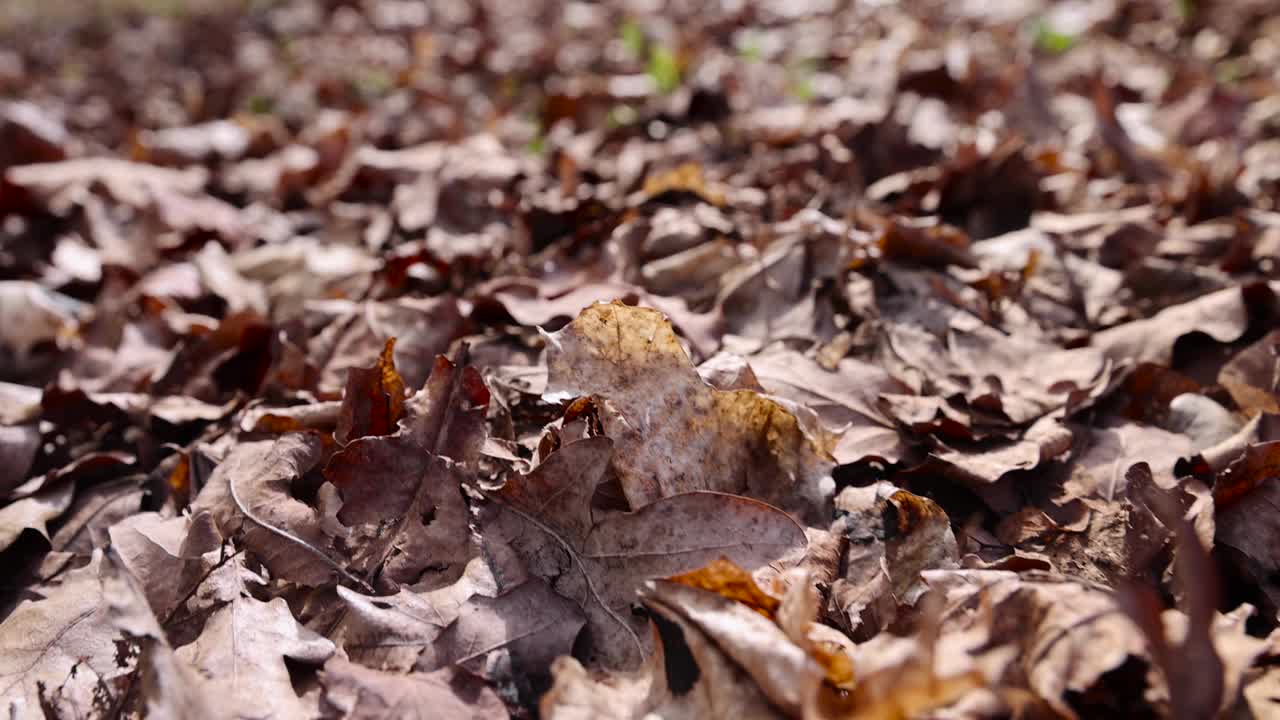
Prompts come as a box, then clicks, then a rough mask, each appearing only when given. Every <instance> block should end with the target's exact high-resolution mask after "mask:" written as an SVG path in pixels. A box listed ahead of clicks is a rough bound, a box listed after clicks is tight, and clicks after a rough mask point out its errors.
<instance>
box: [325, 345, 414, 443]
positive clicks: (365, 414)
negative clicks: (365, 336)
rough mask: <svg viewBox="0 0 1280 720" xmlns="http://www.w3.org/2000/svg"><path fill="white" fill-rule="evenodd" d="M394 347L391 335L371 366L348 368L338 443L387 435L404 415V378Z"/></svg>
mask: <svg viewBox="0 0 1280 720" xmlns="http://www.w3.org/2000/svg"><path fill="white" fill-rule="evenodd" d="M395 347H396V339H395V338H390V339H388V340H387V344H386V345H385V346H384V347H383V348H382V354H381V355H379V356H378V362H377V363H376V364H375V365H374V366H373V367H371V368H352V369H351V370H349V371H347V387H346V390H345V392H343V394H342V408H341V410H339V411H338V428H337V430H336V431H334V437H335V438H337V440H338V442H339V443H341V444H343V445H346V444H347V443H349V442H351V441H352V440H355V439H357V438H362V437H367V436H369V435H390V434H391V433H392V432H394V431H395V428H396V425H397V424H398V423H399V422H400V419H401V418H403V417H404V413H405V409H404V381H403V380H401V379H400V374H399V373H397V372H396V361H395V356H394V355H393V352H394V351H395Z"/></svg>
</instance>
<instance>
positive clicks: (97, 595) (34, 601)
mask: <svg viewBox="0 0 1280 720" xmlns="http://www.w3.org/2000/svg"><path fill="white" fill-rule="evenodd" d="M102 571H103V561H102V556H101V554H100V553H99V554H95V556H94V558H93V560H92V562H90V563H89V564H88V565H86V566H84V567H82V568H78V569H76V570H72V571H70V572H68V573H66V574H65V575H63V576H62V577H61V578H60V579H59V582H58V583H57V584H56V585H52V586H47V587H44V588H43V589H42V592H41V593H40V594H39V595H37V596H35V597H32V598H28V599H24V600H23V601H22V602H21V603H19V604H18V605H17V607H15V608H14V609H13V611H12V612H11V613H9V615H8V616H7V617H6V618H5V619H4V621H3V622H0V707H3V708H4V710H5V712H6V713H8V714H10V715H12V716H13V717H39V716H40V715H41V709H42V708H46V707H49V708H53V709H54V710H53V711H54V712H56V713H57V714H69V713H74V712H76V710H74V709H75V708H79V709H80V711H82V712H87V711H94V712H105V711H107V710H108V709H109V708H110V707H111V706H112V704H113V703H114V702H115V701H116V699H117V698H116V695H117V693H118V692H119V690H118V688H119V686H118V685H116V682H117V680H119V679H122V678H123V677H125V676H127V675H128V674H129V673H130V672H132V668H133V662H132V660H127V661H123V662H122V661H121V659H120V656H119V655H118V654H117V650H118V648H117V644H116V642H117V640H122V638H121V636H120V634H119V633H118V632H117V631H116V630H115V628H114V626H113V624H112V622H111V618H110V616H109V609H108V606H107V602H106V600H107V598H109V597H111V596H113V595H115V594H117V593H120V592H123V589H122V588H120V587H118V585H117V583H118V582H119V581H118V580H116V579H113V578H111V577H109V576H104V575H103V573H102ZM112 688H117V689H112Z"/></svg>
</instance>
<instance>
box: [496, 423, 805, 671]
mask: <svg viewBox="0 0 1280 720" xmlns="http://www.w3.org/2000/svg"><path fill="white" fill-rule="evenodd" d="M613 452H614V450H613V443H612V441H610V440H609V439H607V438H590V439H587V440H579V441H577V442H574V443H570V444H568V445H565V446H564V447H562V448H560V450H558V451H556V452H555V453H552V455H551V456H550V457H548V458H547V459H546V460H545V461H544V462H543V463H542V464H541V465H539V466H538V467H537V468H536V469H535V470H534V471H533V472H531V473H529V474H528V475H524V476H514V477H509V478H508V479H507V481H506V483H505V484H504V486H503V487H502V488H501V489H500V490H499V491H497V492H496V493H494V494H493V498H494V501H495V502H494V503H493V504H492V506H491V507H490V508H488V509H487V510H486V516H485V517H484V518H483V523H482V525H481V537H482V538H487V542H490V543H495V544H496V543H502V544H505V545H507V546H508V547H509V548H510V551H511V552H514V553H515V554H516V555H517V556H518V557H519V558H521V560H522V561H523V562H524V563H525V565H526V566H527V567H528V568H529V571H530V572H531V573H533V574H534V575H537V576H539V577H543V578H544V579H546V580H547V581H548V582H549V583H550V584H551V585H552V587H553V588H554V589H555V590H556V592H558V593H559V594H561V595H563V596H565V597H568V598H571V599H572V600H574V601H575V602H577V603H578V604H579V606H581V607H582V610H583V612H584V613H586V616H587V626H588V629H589V631H590V633H591V641H592V657H593V659H594V660H595V662H596V663H598V664H600V665H603V666H606V667H635V666H637V665H639V663H640V662H641V660H642V659H643V658H644V657H645V655H646V654H647V653H648V652H649V643H648V642H647V639H646V635H645V630H644V624H643V622H642V621H641V620H640V619H639V618H637V617H636V616H635V615H634V614H633V613H632V612H631V611H630V606H631V604H632V600H633V597H634V592H635V591H636V589H638V588H639V587H640V585H641V584H642V583H643V582H644V581H645V580H646V579H649V578H654V577H665V576H669V575H674V574H676V573H679V572H681V571H683V570H688V569H691V568H693V567H697V566H698V565H701V564H703V563H705V562H707V561H709V560H712V559H714V558H717V557H720V556H722V555H723V556H726V557H728V558H730V559H731V560H733V561H734V562H736V563H737V564H739V565H741V566H743V567H747V568H755V567H758V566H760V565H763V564H765V563H768V562H770V561H771V560H776V559H778V558H780V557H782V556H783V555H785V554H786V553H787V552H789V551H791V550H793V549H795V548H797V547H803V546H804V544H805V542H806V540H805V536H804V532H803V530H802V529H801V528H800V526H799V525H797V524H796V523H795V521H794V520H792V519H791V518H789V517H788V516H787V515H786V514H785V513H783V512H781V511H780V510H778V509H776V508H773V507H771V506H769V505H765V504H764V503H761V502H759V501H756V500H750V499H747V498H743V497H738V496H733V495H725V494H722V493H715V492H707V491H699V492H689V493H681V494H678V495H672V496H670V497H666V498H662V499H660V500H657V501H655V502H652V503H649V504H648V505H645V506H644V507H643V508H641V509H640V510H638V511H635V512H630V513H618V512H597V511H594V510H593V509H592V507H591V498H592V495H593V494H594V493H595V490H596V485H597V484H598V483H599V481H600V478H601V477H602V475H603V473H604V471H605V469H606V467H607V465H608V462H609V460H610V457H611V455H612V454H613ZM491 552H492V551H491Z"/></svg>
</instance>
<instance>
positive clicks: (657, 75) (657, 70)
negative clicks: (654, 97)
mask: <svg viewBox="0 0 1280 720" xmlns="http://www.w3.org/2000/svg"><path fill="white" fill-rule="evenodd" d="M649 75H650V76H652V77H653V80H654V82H656V83H657V84H658V90H660V91H662V92H664V93H669V92H671V91H672V90H675V89H676V88H678V87H680V62H679V61H678V60H677V59H676V54H675V53H673V52H671V49H670V48H667V47H664V46H661V45H654V46H653V47H651V48H650V49H649Z"/></svg>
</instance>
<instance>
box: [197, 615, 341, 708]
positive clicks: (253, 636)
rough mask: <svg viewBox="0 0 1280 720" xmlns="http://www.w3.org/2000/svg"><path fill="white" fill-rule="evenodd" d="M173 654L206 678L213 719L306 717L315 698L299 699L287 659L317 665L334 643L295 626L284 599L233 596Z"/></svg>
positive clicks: (329, 653) (328, 655) (325, 658)
mask: <svg viewBox="0 0 1280 720" xmlns="http://www.w3.org/2000/svg"><path fill="white" fill-rule="evenodd" d="M175 655H176V657H177V658H178V660H180V661H182V662H184V663H188V664H189V665H190V666H191V667H192V668H193V669H195V670H196V671H197V672H199V673H200V674H201V675H202V676H204V677H205V678H207V679H208V685H207V692H208V693H210V695H211V696H212V697H217V698H218V699H219V704H220V705H219V707H218V708H214V709H213V711H214V715H215V716H216V717H226V718H234V717H243V716H246V715H253V714H258V713H266V714H268V715H270V716H271V717H278V718H307V717H314V716H315V715H316V710H315V700H316V699H315V698H314V697H313V696H307V697H299V696H298V694H297V692H296V691H295V690H294V688H293V686H292V683H291V682H290V675H289V664H287V663H286V660H287V661H288V663H290V664H296V665H301V666H306V665H312V666H319V665H320V664H322V663H324V662H325V661H326V660H327V659H328V658H329V657H331V656H332V655H333V643H331V642H329V641H328V640H326V639H325V638H323V637H321V636H319V635H317V634H315V633H314V632H312V631H311V630H308V629H307V628H305V627H303V626H302V625H300V624H298V622H297V620H295V619H294V617H293V615H292V614H291V613H290V612H289V606H288V605H287V604H286V603H285V601H284V599H283V598H276V599H274V600H272V601H270V602H262V601H261V600H258V599H256V598H253V597H249V596H247V595H237V596H236V597H233V598H232V599H231V600H230V601H229V602H227V603H226V604H225V605H222V606H221V607H219V608H218V609H217V610H215V611H214V612H213V614H212V615H210V616H209V619H208V620H206V621H205V625H204V629H203V630H202V631H201V633H200V636H199V637H198V638H197V639H196V640H195V642H192V643H191V644H189V645H184V646H182V647H180V648H178V649H177V651H176V652H175Z"/></svg>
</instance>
